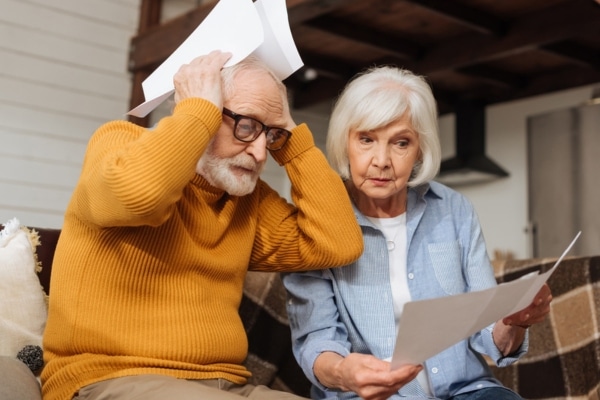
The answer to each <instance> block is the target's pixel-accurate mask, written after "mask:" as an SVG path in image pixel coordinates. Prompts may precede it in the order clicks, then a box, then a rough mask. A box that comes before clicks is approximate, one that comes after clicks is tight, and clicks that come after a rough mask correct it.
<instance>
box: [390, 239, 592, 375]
mask: <svg viewBox="0 0 600 400" xmlns="http://www.w3.org/2000/svg"><path fill="white" fill-rule="evenodd" d="M580 234H581V232H579V233H577V235H576V236H575V238H574V239H573V241H572V242H571V243H570V244H569V246H568V247H567V249H566V250H565V251H564V252H563V254H562V255H561V256H560V257H559V258H558V260H557V261H556V263H555V264H554V265H553V266H552V268H551V269H549V270H548V271H546V272H544V273H540V272H539V271H538V272H532V273H530V274H527V275H525V276H523V277H521V278H520V279H516V280H514V281H511V282H507V283H502V284H500V285H498V286H495V287H492V288H489V289H486V290H480V291H475V292H469V293H464V294H459V295H454V296H447V297H440V298H435V299H427V300H419V301H413V302H409V303H406V304H405V306H404V310H403V312H402V317H401V318H400V324H399V327H398V334H397V337H396V346H395V348H394V354H393V356H392V360H391V368H392V369H396V368H398V367H400V366H402V365H406V364H421V363H423V362H425V360H427V359H428V358H430V357H432V356H434V355H436V354H438V353H440V352H441V351H443V350H445V349H446V348H448V347H450V346H452V345H454V344H455V343H457V342H459V341H461V340H463V339H465V338H467V337H469V336H471V335H473V334H474V333H476V332H478V331H480V330H481V329H483V328H485V327H486V326H488V325H490V324H492V323H494V322H496V321H498V320H500V319H501V318H504V317H506V316H508V315H511V314H513V313H516V312H517V311H520V310H522V309H524V308H525V307H527V306H529V304H531V302H532V301H533V299H534V298H535V295H536V294H537V293H538V291H539V290H540V289H541V288H542V286H543V285H544V283H545V282H546V281H547V280H548V278H550V275H552V273H553V272H554V270H555V269H556V267H557V266H558V264H560V262H561V261H562V259H563V258H564V257H565V256H566V255H567V253H568V252H569V250H571V247H573V245H574V244H575V242H576V241H577V239H578V238H579V235H580Z"/></svg>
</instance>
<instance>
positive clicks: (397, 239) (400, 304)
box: [367, 213, 432, 396]
mask: <svg viewBox="0 0 600 400" xmlns="http://www.w3.org/2000/svg"><path fill="white" fill-rule="evenodd" d="M367 218H368V219H369V221H371V222H372V223H373V225H375V226H376V227H377V228H379V229H380V230H381V232H382V233H383V236H385V240H386V243H387V247H388V252H389V260H390V265H389V268H390V285H391V287H392V301H393V303H394V318H395V320H396V331H398V322H399V321H400V317H401V316H402V310H403V309H404V304H406V303H408V302H409V301H410V300H411V297H410V291H409V289H408V280H407V278H406V277H407V272H406V257H407V256H406V248H407V239H406V213H404V214H401V215H398V216H397V217H393V218H373V217H367ZM417 381H418V382H419V384H420V385H421V387H423V389H424V390H425V392H426V393H427V394H428V395H430V396H431V395H432V392H431V388H430V387H429V380H428V379H427V372H426V371H425V370H422V371H421V372H420V373H419V375H417Z"/></svg>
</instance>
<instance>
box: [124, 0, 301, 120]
mask: <svg viewBox="0 0 600 400" xmlns="http://www.w3.org/2000/svg"><path fill="white" fill-rule="evenodd" d="M213 50H221V51H226V52H230V53H231V54H232V56H231V58H230V59H229V61H228V62H227V63H226V64H225V66H226V67H228V66H231V65H234V64H236V63H238V62H240V61H241V60H243V59H244V58H246V57H247V56H248V55H250V54H251V53H254V54H256V55H257V56H258V57H259V58H261V59H262V60H263V61H264V62H265V63H267V65H269V67H270V68H271V69H273V71H274V72H275V73H276V74H277V76H278V77H279V78H280V79H282V80H283V79H285V78H287V77H288V76H290V75H291V74H292V73H293V72H295V71H296V70H298V69H299V68H300V67H302V65H303V63H302V60H301V58H300V55H299V54H298V50H297V49H296V45H295V43H294V40H293V38H292V34H291V31H290V27H289V22H288V15H287V6H286V3H285V1H281V0H258V1H256V2H255V3H253V2H252V0H220V1H219V2H218V3H217V4H216V5H215V7H214V8H213V9H212V10H211V12H210V13H209V14H208V15H207V16H206V18H204V20H203V21H202V22H201V23H200V25H198V27H197V28H196V29H195V30H194V31H193V32H192V33H191V34H190V36H188V38H187V39H186V40H185V41H184V42H183V43H182V44H181V45H180V46H179V47H178V48H177V49H176V50H175V51H174V52H173V53H172V54H171V55H170V56H169V57H168V58H167V59H166V60H165V61H164V62H163V63H162V64H161V65H160V66H159V67H158V68H157V69H156V70H155V71H154V72H153V73H152V74H150V76H148V78H146V79H145V80H144V82H143V83H142V89H143V92H144V98H145V100H146V101H145V102H144V103H142V104H140V105H139V106H137V107H135V108H134V109H133V110H131V111H129V112H128V114H129V115H133V116H136V117H145V116H146V115H148V113H150V112H151V111H152V110H154V109H155V108H156V107H157V106H158V105H160V104H161V103H162V102H163V101H164V100H166V99H167V98H168V97H169V96H170V95H171V94H172V93H173V91H174V86H173V76H174V75H175V73H176V72H177V71H178V70H179V68H180V67H181V66H182V65H183V64H187V63H189V62H190V61H192V60H193V59H194V58H196V57H198V56H200V55H203V54H208V53H210V52H211V51H213Z"/></svg>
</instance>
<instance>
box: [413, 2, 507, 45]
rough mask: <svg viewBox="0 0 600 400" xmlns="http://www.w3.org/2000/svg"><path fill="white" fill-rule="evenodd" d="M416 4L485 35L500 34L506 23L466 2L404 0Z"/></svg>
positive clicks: (502, 32)
mask: <svg viewBox="0 0 600 400" xmlns="http://www.w3.org/2000/svg"><path fill="white" fill-rule="evenodd" d="M406 1H408V2H410V3H413V4H415V5H417V6H420V7H423V8H427V9H428V10H429V11H432V12H435V13H437V14H439V15H441V16H443V17H445V18H448V19H450V20H453V21H455V22H457V23H459V24H461V25H464V26H467V27H469V28H470V29H472V30H474V31H476V32H479V33H483V34H486V35H494V36H502V35H504V33H505V31H506V24H505V22H504V21H502V20H501V19H499V18H497V17H495V16H493V15H489V14H487V13H485V12H483V11H481V10H477V9H475V8H473V7H469V6H467V5H466V4H461V3H457V2H456V1H448V0H406Z"/></svg>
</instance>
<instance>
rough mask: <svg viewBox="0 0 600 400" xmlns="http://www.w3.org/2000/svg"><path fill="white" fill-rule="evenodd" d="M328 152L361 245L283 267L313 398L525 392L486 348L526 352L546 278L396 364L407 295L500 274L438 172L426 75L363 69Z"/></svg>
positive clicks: (340, 111) (451, 290) (545, 299)
mask: <svg viewBox="0 0 600 400" xmlns="http://www.w3.org/2000/svg"><path fill="white" fill-rule="evenodd" d="M327 151H328V156H329V159H330V163H331V164H332V166H333V167H334V169H336V170H337V172H338V173H339V174H340V176H341V177H342V178H343V179H344V180H345V183H346V187H347V190H348V194H349V195H350V198H351V199H352V202H353V205H354V208H355V214H356V218H357V219H358V222H359V224H360V225H361V228H362V234H363V238H364V244H365V251H364V254H363V255H362V256H361V258H360V259H359V260H358V261H356V262H354V263H352V264H349V265H346V266H343V267H340V268H331V269H326V270H320V271H311V272H306V273H292V274H285V275H284V276H283V281H284V284H285V286H286V289H287V290H288V294H289V301H288V313H289V318H290V323H291V328H292V335H293V341H294V354H295V356H296V358H297V360H298V362H299V364H300V366H301V367H302V369H303V370H304V373H305V374H306V375H307V377H308V378H309V379H310V381H311V382H312V384H313V389H312V397H313V398H314V399H330V398H340V399H352V398H359V397H360V398H364V399H388V398H392V399H400V398H413V399H419V398H421V399H422V398H438V399H457V400H458V399H461V400H463V399H469V400H472V399H494V400H501V399H520V397H519V396H518V395H517V394H516V393H514V392H512V391H510V390H508V389H507V388H505V387H503V386H502V385H501V383H500V382H499V381H498V380H496V379H495V378H494V377H493V376H492V374H491V372H490V370H489V368H488V367H487V364H486V361H484V359H483V358H482V356H481V354H485V355H487V356H488V357H489V358H490V359H491V360H493V362H494V363H495V364H496V365H498V366H506V365H508V364H511V363H513V362H515V361H516V360H518V359H519V358H520V357H521V356H522V355H523V354H524V353H525V352H526V351H527V347H528V339H527V338H528V335H527V328H528V327H529V326H530V325H531V324H534V323H538V322H541V321H542V320H543V319H544V318H545V317H546V315H547V313H548V312H549V304H550V301H551V300H552V296H551V294H550V291H549V289H548V287H547V286H544V287H543V288H542V290H541V291H540V293H538V295H537V296H536V298H535V300H534V301H533V303H532V304H531V305H530V306H529V307H528V308H526V309H525V310H522V311H521V312H519V313H516V314H514V315H511V316H508V317H506V318H504V319H503V320H500V321H498V322H496V323H495V324H492V325H491V326H488V327H486V328H484V329H483V330H481V331H480V332H477V333H476V334H474V335H473V336H471V337H469V338H468V339H466V340H463V341H461V342H459V343H456V344H455V345H454V346H452V347H450V348H448V349H446V350H444V351H442V352H441V353H439V354H437V355H436V356H434V357H432V358H430V359H428V360H427V361H426V362H425V363H424V365H423V366H416V365H410V366H404V367H402V368H399V369H397V370H393V371H392V370H390V364H389V362H388V361H389V359H390V358H391V356H392V353H393V350H394V345H395V337H396V332H397V326H398V322H399V320H400V318H401V317H402V309H403V307H404V304H406V303H407V302H409V301H412V300H421V299H427V298H438V297H442V296H449V295H454V294H459V293H465V292H470V291H475V290H482V289H486V288H489V287H491V286H493V285H496V281H495V279H494V274H493V268H492V266H491V264H490V261H489V258H488V255H487V251H486V245H485V242H484V238H483V235H482V232H481V227H480V225H479V222H478V219H477V216H476V213H475V210H474V209H473V206H472V205H471V203H470V202H469V201H468V200H467V199H466V198H465V197H464V196H462V195H461V194H459V193H457V192H456V191H454V190H452V189H450V188H448V187H446V186H444V185H441V184H439V183H437V182H434V181H432V179H433V178H434V177H435V176H436V174H437V172H438V170H439V165H440V158H441V155H440V145H439V141H438V132H437V111H436V105H435V100H434V98H433V95H432V93H431V89H430V87H429V85H428V84H427V83H426V81H425V80H424V79H423V78H422V77H419V76H416V75H414V74H412V73H411V72H409V71H406V70H401V69H397V68H392V67H378V68H373V69H371V70H369V71H366V72H365V73H363V74H360V75H359V76H358V77H356V78H355V79H353V80H352V81H351V82H350V83H349V84H348V85H347V87H346V88H345V89H344V91H343V93H342V94H341V96H340V98H339V99H338V101H337V103H336V105H335V107H334V110H333V113H332V116H331V120H330V125H329V132H328V138H327ZM440 334H441V335H443V332H440ZM386 360H387V361H386Z"/></svg>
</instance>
